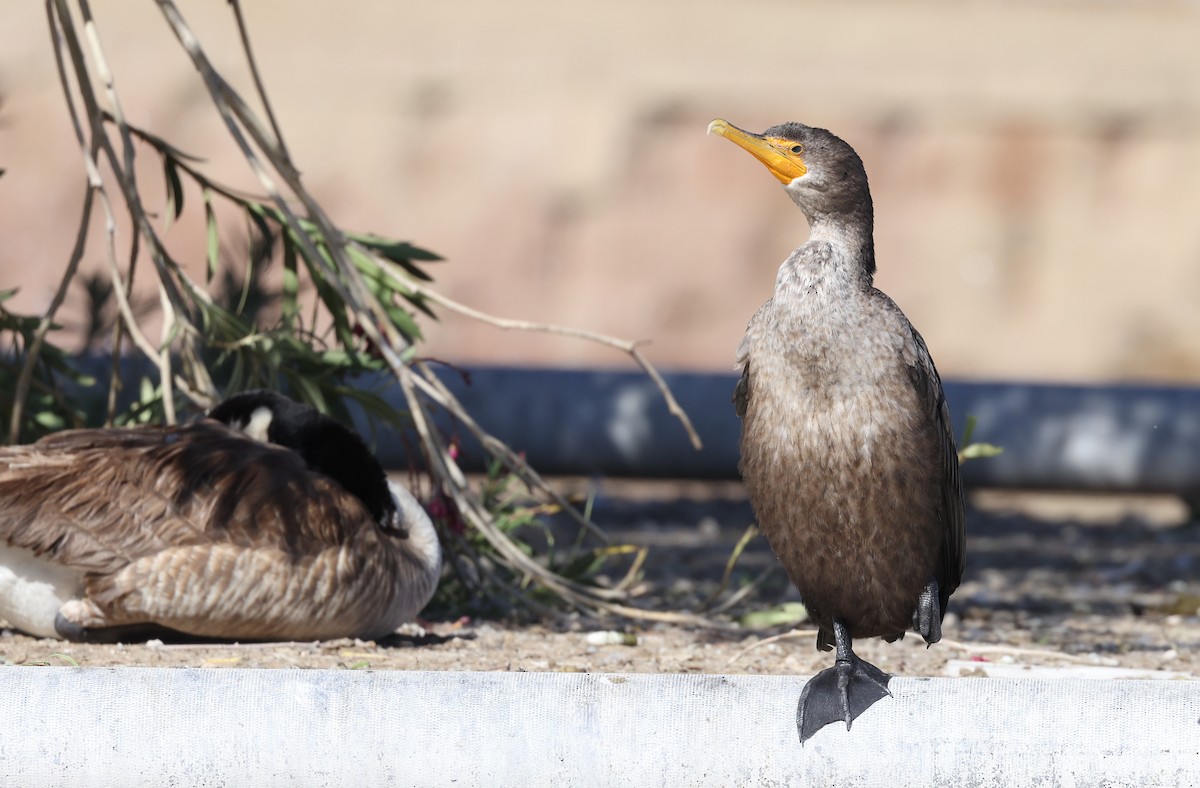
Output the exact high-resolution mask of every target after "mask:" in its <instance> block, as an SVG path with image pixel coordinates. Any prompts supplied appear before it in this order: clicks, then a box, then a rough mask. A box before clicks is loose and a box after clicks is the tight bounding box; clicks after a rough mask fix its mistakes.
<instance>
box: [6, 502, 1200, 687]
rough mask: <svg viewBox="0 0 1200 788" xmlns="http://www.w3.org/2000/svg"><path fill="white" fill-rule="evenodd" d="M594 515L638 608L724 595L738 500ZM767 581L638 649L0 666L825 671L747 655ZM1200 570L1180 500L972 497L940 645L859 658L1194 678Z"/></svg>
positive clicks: (650, 634) (586, 644)
mask: <svg viewBox="0 0 1200 788" xmlns="http://www.w3.org/2000/svg"><path fill="white" fill-rule="evenodd" d="M595 517H596V519H597V521H598V522H599V523H600V524H601V525H603V526H604V527H605V528H606V529H608V530H609V531H610V533H612V534H613V536H614V539H615V540H617V541H623V542H624V541H627V542H631V543H635V544H645V545H649V546H650V547H651V551H650V558H649V560H648V561H647V563H646V568H645V580H644V582H643V583H642V585H641V588H640V590H641V594H642V595H643V597H644V598H645V599H646V600H647V601H652V602H654V603H656V604H668V603H669V604H673V605H680V606H689V605H695V604H697V603H698V602H699V601H701V600H703V599H704V598H706V597H707V596H708V595H709V594H710V593H711V592H712V591H713V590H714V589H715V588H716V587H717V585H718V583H719V581H720V578H721V574H722V571H723V569H724V566H725V562H726V560H727V558H728V556H729V553H730V550H731V549H732V547H733V545H734V544H735V543H736V542H737V540H738V538H739V537H740V536H741V535H742V533H743V532H744V529H745V527H746V525H748V524H749V523H750V522H752V520H753V517H752V514H751V511H750V508H749V506H748V504H747V502H746V501H745V498H744V497H743V495H742V492H741V489H740V487H739V486H737V485H697V484H683V485H680V484H650V483H637V484H631V483H606V484H605V486H604V489H603V490H602V495H601V496H600V498H599V500H598V503H597V506H596V511H595ZM773 567H775V560H774V558H773V556H772V555H771V553H770V551H769V549H768V548H767V545H766V543H765V541H764V540H763V539H762V538H761V537H757V538H756V539H754V540H753V541H752V542H751V543H750V545H749V546H748V548H747V549H746V552H745V554H744V555H743V557H742V559H741V560H740V561H739V563H738V565H737V568H736V569H735V571H734V573H733V575H732V578H731V584H730V587H731V588H732V589H737V588H741V587H743V586H745V585H746V584H748V583H751V582H755V581H757V584H756V585H755V586H754V588H753V591H752V592H750V593H748V594H746V596H745V598H744V599H743V600H742V602H741V603H739V604H738V605H736V606H734V607H733V608H731V609H730V610H729V611H728V615H727V619H728V620H729V621H730V622H731V623H732V624H733V626H734V628H733V629H730V630H707V629H689V628H683V627H674V626H660V625H654V626H616V625H610V628H613V627H615V628H616V629H617V630H619V631H620V632H622V633H626V634H628V635H632V637H624V638H621V637H616V636H614V635H600V634H597V632H596V630H599V631H604V630H605V627H604V626H603V625H600V626H599V627H597V626H594V625H589V626H584V625H582V624H578V623H577V624H576V625H575V626H567V627H564V628H562V629H553V628H549V627H545V626H510V625H507V624H504V623H502V622H494V621H464V620H458V621H435V622H427V624H426V628H425V629H426V632H425V634H424V635H414V634H407V635H405V634H401V635H397V636H393V637H392V638H389V639H387V640H385V641H382V642H378V643H376V642H363V641H353V640H340V641H331V642H325V643H269V644H216V645H214V644H203V645H197V644H161V643H153V642H152V643H149V644H123V645H81V644H74V643H63V642H59V641H52V640H39V639H36V638H30V637H26V636H24V635H21V634H19V633H15V632H13V631H12V630H9V629H4V630H0V661H3V662H4V663H7V664H13V665H30V664H36V663H47V664H64V663H65V662H66V660H65V659H64V658H63V657H59V656H56V655H58V654H62V655H66V656H67V657H69V658H70V659H71V660H74V661H75V662H77V663H78V664H80V665H85V666H96V667H99V666H113V665H122V666H155V667H167V666H169V667H184V666H187V667H241V668H343V669H362V668H371V669H383V670H485V671H491V670H523V671H589V672H593V671H594V672H614V673H625V672H638V673H645V672H658V673H695V672H701V673H729V672H733V673H789V674H802V675H803V674H811V673H813V672H814V671H816V670H819V669H821V668H823V667H826V666H828V665H829V664H831V657H830V655H828V654H822V653H818V652H817V651H815V649H814V647H813V636H812V634H811V633H810V634H806V635H802V636H799V637H792V638H786V639H781V640H778V641H774V642H770V643H766V644H764V645H761V646H759V647H756V648H749V647H750V646H753V645H754V644H755V643H758V642H759V641H760V640H762V639H764V638H766V637H769V636H772V635H776V634H779V633H781V632H783V631H786V630H787V628H786V627H783V628H775V629H758V630H749V629H746V628H744V627H739V626H737V624H736V621H737V619H738V618H739V617H740V616H742V615H744V614H745V613H747V612H752V611H756V610H763V609H766V608H770V607H772V606H774V605H778V604H780V603H783V602H787V601H796V600H797V596H796V592H795V590H794V589H792V588H791V586H790V584H788V583H787V581H786V578H784V576H783V573H782V571H780V570H778V569H777V568H773ZM1198 569H1200V526H1198V525H1196V524H1195V523H1192V522H1189V517H1188V514H1187V512H1186V510H1185V509H1184V508H1183V506H1182V505H1181V504H1179V503H1178V502H1176V501H1173V500H1170V499H1149V498H1145V499H1143V498H1097V497H1087V498H1084V497H1074V496H1071V497H1069V496H1045V495H1039V496H1030V495H1007V494H1006V495H1000V494H980V495H976V496H975V497H974V499H973V501H972V505H971V506H970V508H969V510H968V565H967V575H966V578H965V580H964V582H963V584H962V586H961V587H960V588H959V590H958V591H957V592H956V593H955V595H954V597H953V598H952V600H951V603H950V613H949V614H948V616H947V619H946V624H945V627H944V632H945V636H946V640H944V641H943V642H942V643H941V644H939V645H937V646H934V647H933V648H929V649H927V648H925V645H924V643H923V642H922V641H921V639H920V638H919V637H916V636H910V637H908V638H906V639H905V640H904V641H901V642H897V643H892V644H886V643H882V642H880V641H866V642H862V643H859V644H856V649H857V650H858V651H859V653H860V654H861V655H862V656H863V657H865V658H867V659H868V660H870V661H872V662H874V663H875V664H877V665H878V666H879V667H880V668H882V669H884V670H886V671H889V672H892V673H897V674H900V675H906V676H937V675H946V674H947V673H950V674H952V675H960V674H964V673H965V674H976V675H987V674H988V672H989V670H990V671H991V672H992V673H997V672H999V668H1000V667H1001V666H1003V667H1004V668H1006V669H1009V670H1011V669H1012V668H1011V666H1012V665H1014V664H1015V665H1028V666H1037V667H1040V668H1046V669H1050V668H1070V669H1071V670H1080V669H1081V668H1082V669H1083V673H1084V674H1085V675H1087V674H1088V673H1089V672H1093V673H1094V674H1095V675H1112V674H1113V673H1114V671H1112V670H1111V669H1112V668H1120V669H1129V670H1136V671H1138V672H1139V674H1148V672H1150V671H1170V672H1172V674H1191V675H1194V676H1200V617H1198V616H1197V608H1198V607H1200V571H1197V570H1198ZM727 593H728V592H727ZM800 626H801V627H803V626H804V625H803V624H800ZM618 641H620V642H618ZM1101 668H1103V670H1101ZM1117 673H1119V671H1118V672H1117Z"/></svg>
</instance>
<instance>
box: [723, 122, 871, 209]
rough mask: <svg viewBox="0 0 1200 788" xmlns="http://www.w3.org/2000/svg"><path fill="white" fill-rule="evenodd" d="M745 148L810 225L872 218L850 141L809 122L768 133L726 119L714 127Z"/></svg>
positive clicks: (863, 171) (774, 128) (864, 181)
mask: <svg viewBox="0 0 1200 788" xmlns="http://www.w3.org/2000/svg"><path fill="white" fill-rule="evenodd" d="M708 131H709V133H710V134H718V135H720V136H722V137H724V138H725V139H727V140H729V141H730V142H733V143H735V144H737V145H738V146H740V147H742V148H744V149H745V150H746V151H748V152H749V153H750V154H751V155H752V156H754V157H755V158H756V159H758V160H759V161H761V162H762V163H763V164H764V165H766V168H767V169H768V170H770V171H771V174H772V175H774V176H775V177H776V178H778V179H779V182H780V183H782V184H783V188H784V189H785V190H786V191H787V193H788V196H789V197H791V198H792V202H794V203H796V205H798V206H800V209H801V210H803V211H804V213H805V215H806V216H808V218H809V219H810V220H812V219H817V218H825V217H837V216H839V215H847V216H859V215H861V214H862V213H863V212H864V209H865V212H866V214H867V216H868V217H869V216H870V213H871V194H870V191H869V190H868V188H867V171H866V169H865V168H864V167H863V163H862V159H860V158H859V157H858V154H857V153H855V152H854V148H851V147H850V146H849V145H848V144H847V143H846V142H845V141H844V140H842V139H841V138H840V137H837V136H835V135H834V134H832V133H830V132H829V131H826V130H825V129H818V128H814V127H812V126H805V125H804V124H803V123H781V124H779V125H778V126H772V127H771V128H769V129H767V130H766V131H764V132H763V133H762V134H754V133H752V132H749V131H745V130H744V129H739V128H738V127H737V126H734V125H733V124H732V123H729V122H728V121H725V120H720V119H718V120H714V121H713V122H712V123H710V124H708Z"/></svg>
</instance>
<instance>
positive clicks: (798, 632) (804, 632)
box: [721, 629, 817, 672]
mask: <svg viewBox="0 0 1200 788" xmlns="http://www.w3.org/2000/svg"><path fill="white" fill-rule="evenodd" d="M816 636H817V630H815V629H793V630H791V631H790V632H784V633H782V634H779V635H772V636H771V637H769V638H763V639H762V640H756V641H755V642H753V643H751V644H750V645H749V646H746V647H745V648H743V649H741V650H740V651H738V653H736V654H734V655H733V656H732V657H730V658H729V661H728V662H726V663H725V664H724V665H722V666H721V671H722V672H724V671H726V670H729V669H730V668H731V667H733V663H735V662H737V661H738V660H739V659H741V658H742V657H744V656H746V655H747V654H749V653H750V652H751V651H753V650H754V649H756V648H760V647H762V646H765V645H767V644H769V643H778V642H779V641H781V640H791V639H792V638H807V637H816Z"/></svg>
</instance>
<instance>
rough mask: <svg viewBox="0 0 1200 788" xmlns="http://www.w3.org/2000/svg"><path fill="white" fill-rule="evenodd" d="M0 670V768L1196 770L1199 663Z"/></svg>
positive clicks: (272, 772)
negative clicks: (819, 691)
mask: <svg viewBox="0 0 1200 788" xmlns="http://www.w3.org/2000/svg"><path fill="white" fill-rule="evenodd" d="M803 683H804V679H803V678H801V677H791V676H786V677H785V676H706V675H610V674H557V673H433V672H400V671H396V672H351V671H341V672H335V671H319V670H312V671H274V670H214V669H209V670H203V669H200V670H197V669H185V670H180V669H158V668H120V669H104V668H5V669H0V785H5V786H8V785H12V786H22V787H23V788H41V787H42V786H55V787H56V788H70V787H71V786H86V787H87V788H95V787H96V786H109V785H121V786H156V787H157V786H164V785H171V786H242V785H246V786H258V787H262V788H265V787H267V786H356V787H359V786H377V785H397V786H409V785H411V786H451V785H453V786H458V787H459V788H462V786H489V787H491V786H522V787H525V786H591V785H597V786H672V787H673V788H674V787H676V786H709V785H712V786H754V785H771V786H785V785H786V786H861V787H869V786H887V787H888V788H896V786H903V785H913V786H955V788H959V787H960V786H1025V785H1039V786H1057V785H1063V786H1094V785H1106V786H1140V787H1143V788H1146V787H1149V786H1176V785H1178V786H1186V785H1190V786H1194V785H1200V682H1192V681H1153V682H1151V681H1102V680H1093V681H1086V680H1063V681H1056V680H1055V681H1045V680H1022V679H905V678H897V679H895V680H893V682H892V685H891V686H892V690H893V692H894V697H893V698H890V699H887V698H885V699H884V700H882V701H880V702H879V703H877V704H876V705H875V706H873V707H872V708H871V709H870V710H869V711H868V712H867V713H866V714H864V715H863V716H862V717H861V718H860V719H859V720H858V721H857V722H856V723H855V724H854V729H853V730H852V731H850V732H849V733H847V731H845V730H844V729H843V728H841V727H840V726H830V727H827V728H825V729H823V730H822V731H820V732H819V733H818V734H817V735H816V736H815V737H814V738H813V739H812V740H811V741H809V742H808V743H807V744H806V745H804V746H803V747H801V745H800V744H799V742H798V741H797V737H796V728H795V722H794V714H795V707H796V700H797V698H798V696H799V694H800V689H801V686H802V685H803Z"/></svg>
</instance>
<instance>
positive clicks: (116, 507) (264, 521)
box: [0, 391, 441, 640]
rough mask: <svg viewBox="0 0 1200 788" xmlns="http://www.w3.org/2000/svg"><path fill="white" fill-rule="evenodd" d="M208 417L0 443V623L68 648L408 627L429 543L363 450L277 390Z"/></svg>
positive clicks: (422, 518)
mask: <svg viewBox="0 0 1200 788" xmlns="http://www.w3.org/2000/svg"><path fill="white" fill-rule="evenodd" d="M210 416H211V417H210V418H208V419H203V420H200V421H196V422H194V423H191V424H187V425H183V426H175V427H135V428H128V429H88V430H73V431H67V432H61V433H57V434H55V435H50V436H48V437H46V438H43V439H42V440H40V441H38V442H37V443H34V444H32V445H28V446H11V447H4V448H0V618H3V619H5V620H7V621H8V622H9V623H11V624H12V625H14V626H15V627H17V628H18V629H21V630H23V631H25V632H28V633H30V634H33V635H39V636H42V637H56V636H57V637H64V638H67V639H72V640H79V639H88V638H90V637H92V636H94V635H98V634H99V635H101V636H102V633H104V632H106V631H107V632H119V631H122V630H123V629H125V628H128V629H132V630H134V631H136V630H137V629H138V627H139V626H143V625H152V626H155V627H164V628H167V629H170V630H175V631H178V632H182V633H186V634H190V635H197V636H201V637H213V638H224V639H241V640H317V639H328V638H336V637H363V638H377V637H381V636H383V635H387V634H389V633H391V632H393V631H394V630H395V629H396V628H397V627H398V626H399V625H400V624H402V623H404V622H406V621H411V620H412V619H413V617H414V616H415V615H416V614H417V613H418V612H419V611H420V610H421V608H422V607H424V606H425V604H426V603H427V602H428V601H429V599H430V597H431V596H432V595H433V592H434V589H435V588H436V586H437V580H438V575H439V573H440V570H441V547H440V545H439V543H438V538H437V534H436V532H435V531H434V528H433V524H432V522H431V521H430V519H429V517H428V515H427V514H426V513H425V511H424V509H423V508H422V507H421V505H420V504H419V503H418V502H417V500H416V499H415V498H413V496H412V495H411V494H410V493H409V492H408V491H407V490H405V489H404V488H403V487H401V486H399V485H396V484H392V483H390V482H388V481H387V479H386V476H385V475H384V471H383V468H382V466H381V465H380V464H379V461H378V460H377V459H376V458H375V457H374V455H372V454H371V452H370V451H369V450H368V448H367V446H366V444H364V443H363V441H362V439H361V438H359V437H358V436H357V435H356V434H355V433H353V432H352V431H351V430H349V429H347V428H346V427H344V426H342V425H341V424H339V423H338V422H336V421H334V420H333V419H331V418H329V417H327V416H324V415H322V414H320V413H318V412H317V411H315V410H313V409H312V408H309V407H307V406H302V405H299V404H297V403H295V402H292V401H291V400H288V399H286V398H285V397H282V396H281V395H278V394H275V393H273V392H262V391H258V392H249V393H246V394H242V395H238V396H235V397H232V398H230V399H229V400H227V401H225V402H223V403H221V404H220V405H218V406H217V407H216V408H215V409H214V410H213V412H212V413H211V414H210ZM264 441H270V443H267V442H264Z"/></svg>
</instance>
